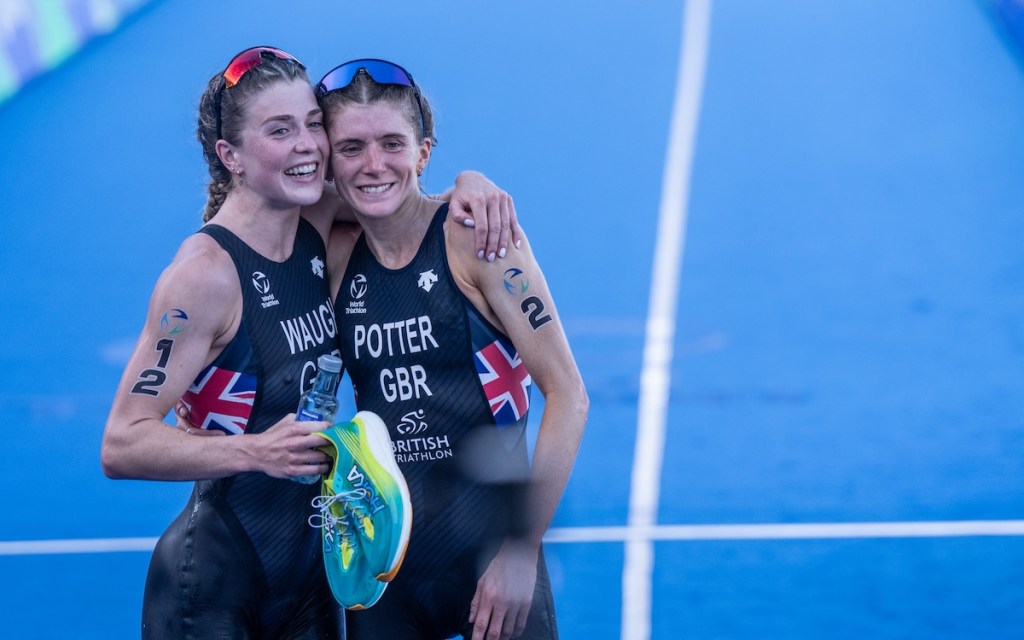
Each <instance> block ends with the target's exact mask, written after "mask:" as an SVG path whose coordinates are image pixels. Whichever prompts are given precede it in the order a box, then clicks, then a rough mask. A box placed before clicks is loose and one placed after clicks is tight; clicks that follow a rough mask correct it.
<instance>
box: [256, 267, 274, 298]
mask: <svg viewBox="0 0 1024 640" xmlns="http://www.w3.org/2000/svg"><path fill="white" fill-rule="evenodd" d="M252 286H254V287H256V290H257V291H259V292H260V293H261V294H263V295H266V294H267V293H269V292H270V278H268V277H267V276H266V274H264V273H263V272H262V271H253V272H252Z"/></svg>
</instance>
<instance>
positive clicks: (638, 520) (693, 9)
mask: <svg viewBox="0 0 1024 640" xmlns="http://www.w3.org/2000/svg"><path fill="white" fill-rule="evenodd" d="M710 30H711V0H688V1H687V3H686V7H685V9H684V11H683V25H682V36H681V45H680V53H679V74H678V77H677V79H676V95H675V104H674V105H673V110H672V122H671V125H670V130H669V143H668V149H667V151H666V161H665V171H664V175H663V177H662V193H661V208H660V212H659V215H658V230H657V239H656V245H655V252H654V267H653V273H652V277H651V293H650V306H649V309H648V313H647V333H646V337H645V344H644V358H643V369H642V371H641V374H640V406H639V418H638V421H637V439H636V452H635V454H634V458H633V473H632V476H633V477H632V483H631V485H630V496H629V520H628V524H629V527H630V528H631V529H643V528H648V527H652V526H653V525H654V524H655V519H656V517H657V512H658V497H659V496H658V493H659V486H660V484H661V465H662V448H663V446H664V441H665V415H666V412H667V406H668V395H669V386H670V384H669V383H670V366H671V363H672V342H673V339H674V337H675V326H676V324H675V320H676V300H677V298H678V292H679V274H680V270H681V267H682V258H683V248H684V246H685V238H686V214H687V203H688V201H689V195H690V193H689V192H690V174H691V167H692V163H693V154H694V148H695V144H696V138H697V121H698V116H699V113H700V103H701V95H702V93H703V86H704V71H705V67H706V62H707V51H708V37H709V35H710ZM653 569H654V547H653V545H652V544H651V541H650V540H649V539H643V538H641V539H634V538H632V537H629V538H626V557H625V563H624V565H623V569H622V593H623V598H622V627H621V637H622V638H623V640H647V639H648V638H649V637H650V628H651V576H652V573H653Z"/></svg>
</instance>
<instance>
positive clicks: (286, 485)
mask: <svg viewBox="0 0 1024 640" xmlns="http://www.w3.org/2000/svg"><path fill="white" fill-rule="evenodd" d="M200 232H201V233H206V234H208V235H210V236H212V237H213V238H214V239H215V240H216V241H217V242H218V243H219V244H220V246H221V247H223V248H224V250H225V251H227V252H228V254H230V255H231V257H232V259H233V260H234V262H235V266H236V267H237V269H238V279H239V282H240V284H241V287H242V298H243V302H242V320H241V324H240V325H239V327H238V332H237V333H236V335H235V337H234V338H233V339H232V340H231V342H230V343H229V344H228V345H227V346H226V347H225V348H224V351H223V352H222V353H221V354H220V355H219V356H217V359H216V360H214V362H213V363H212V364H211V365H210V366H209V367H207V368H206V369H205V370H203V371H202V372H201V373H200V374H199V376H198V377H197V378H196V381H195V382H194V383H193V385H192V387H190V388H189V390H188V392H187V393H185V395H184V397H183V400H184V402H185V403H186V404H187V405H188V406H189V408H190V420H191V422H192V423H193V424H195V425H198V426H201V427H203V428H206V429H218V430H221V431H224V432H226V433H228V434H238V433H243V432H244V433H259V432H261V431H265V430H266V429H267V428H269V427H270V426H272V425H273V424H275V423H276V422H277V421H278V420H280V419H281V418H282V417H284V415H285V414H287V413H289V412H292V411H295V409H296V407H297V405H298V402H299V396H300V395H301V392H302V391H303V390H304V389H306V388H308V387H309V385H310V384H311V383H312V380H313V377H314V375H315V373H316V360H317V358H318V357H319V356H320V355H321V354H324V353H330V352H333V351H335V348H336V342H335V338H336V335H337V325H336V324H335V320H334V312H333V308H332V306H331V303H330V290H329V286H328V283H327V280H326V274H325V272H324V258H325V255H326V254H325V250H324V243H323V240H322V238H321V237H320V234H319V233H318V232H317V231H316V230H315V229H314V228H313V227H312V226H311V225H310V224H309V223H307V222H306V221H305V220H301V221H300V223H299V228H298V233H297V236H296V239H295V247H294V250H293V252H292V255H291V257H289V258H288V259H287V260H285V261H284V262H281V263H278V262H273V261H271V260H268V259H266V258H264V257H262V256H261V255H259V254H258V253H256V252H255V251H253V250H252V249H251V248H249V247H248V246H247V245H246V244H244V243H243V242H242V241H241V240H240V239H239V238H238V237H237V236H235V235H234V234H233V233H231V232H230V231H228V230H227V229H225V228H224V227H221V226H218V225H212V224H211V225H207V226H205V227H204V228H203V229H201V230H200ZM229 437H230V435H229ZM319 488H320V487H319V485H308V484H300V483H298V482H293V481H291V480H287V479H284V480H281V479H276V478H271V477H270V476H267V475H265V474H262V473H241V474H238V475H235V476H231V477H228V478H221V479H218V480H202V481H198V482H196V483H195V487H194V488H193V490H192V496H191V498H190V499H189V501H188V504H187V505H186V506H185V509H184V510H183V511H182V512H181V514H180V515H179V516H178V517H177V519H175V520H174V522H172V523H171V525H170V526H169V527H168V528H167V531H165V532H164V534H163V536H161V538H160V541H159V542H158V543H157V545H156V549H155V550H154V552H153V558H152V561H151V562H150V567H149V575H148V576H147V579H146V593H145V599H144V602H143V607H142V636H143V638H152V639H153V640H168V639H170V638H175V639H184V638H218V639H227V638H239V639H241V638H267V639H274V640H277V639H281V638H292V639H299V638H301V639H303V640H306V639H313V638H324V639H327V638H330V639H338V638H343V637H344V621H343V620H341V619H340V618H341V616H340V615H339V614H338V613H337V609H338V607H337V604H336V603H335V601H334V598H333V597H332V596H331V592H330V589H329V588H328V586H327V579H326V574H325V572H324V567H323V555H322V551H321V541H320V531H319V530H318V529H315V528H313V527H311V526H309V524H308V523H307V518H308V517H309V515H310V513H312V507H311V506H310V500H311V499H312V498H313V497H314V496H315V495H317V493H318V492H319Z"/></svg>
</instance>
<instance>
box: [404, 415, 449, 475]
mask: <svg viewBox="0 0 1024 640" xmlns="http://www.w3.org/2000/svg"><path fill="white" fill-rule="evenodd" d="M425 418H426V412H425V411H423V409H417V410H416V411H410V412H409V413H407V414H405V415H404V416H402V421H401V422H399V423H398V424H397V425H396V426H395V431H396V432H397V433H398V435H397V436H396V437H395V438H394V439H393V440H392V441H391V450H392V451H393V452H394V454H395V462H399V463H409V462H430V461H432V460H442V459H444V458H454V457H455V450H454V449H452V445H451V442H450V441H449V440H448V436H447V435H439V436H437V435H434V436H431V435H423V434H424V433H425V432H426V431H428V430H429V427H428V425H427V421H426V419H425Z"/></svg>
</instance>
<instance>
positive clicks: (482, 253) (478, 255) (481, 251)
mask: <svg viewBox="0 0 1024 640" xmlns="http://www.w3.org/2000/svg"><path fill="white" fill-rule="evenodd" d="M476 257H478V258H480V259H481V260H483V259H484V250H483V249H481V250H479V251H477V252H476Z"/></svg>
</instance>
